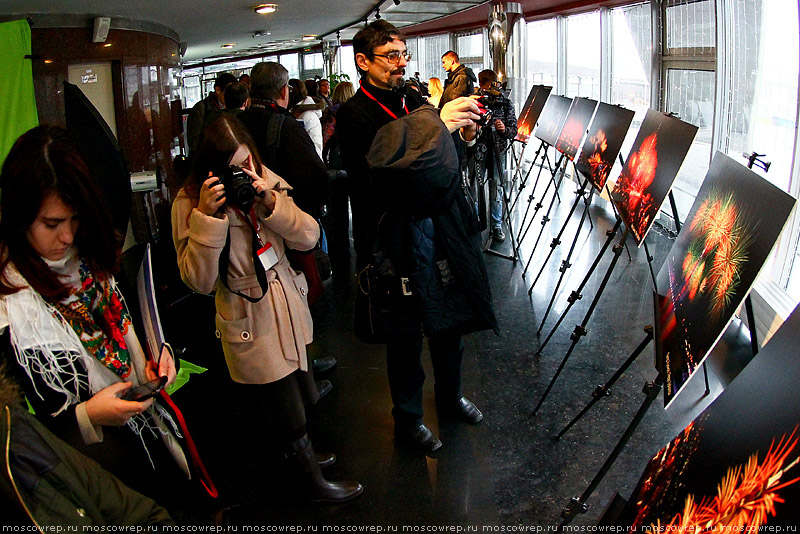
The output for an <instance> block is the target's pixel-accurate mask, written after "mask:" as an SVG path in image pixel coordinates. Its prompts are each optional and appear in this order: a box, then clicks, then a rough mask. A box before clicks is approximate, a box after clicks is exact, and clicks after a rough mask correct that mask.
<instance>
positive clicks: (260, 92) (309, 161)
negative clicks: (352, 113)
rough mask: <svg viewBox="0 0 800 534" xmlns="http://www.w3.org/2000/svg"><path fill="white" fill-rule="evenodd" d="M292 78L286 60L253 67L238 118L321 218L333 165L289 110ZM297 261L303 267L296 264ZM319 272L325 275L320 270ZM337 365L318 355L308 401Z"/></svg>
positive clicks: (297, 197) (325, 387)
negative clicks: (328, 164) (246, 100)
mask: <svg viewBox="0 0 800 534" xmlns="http://www.w3.org/2000/svg"><path fill="white" fill-rule="evenodd" d="M288 83H289V71H287V70H286V68H285V67H284V66H283V65H281V64H280V63H276V62H274V61H265V62H261V63H257V64H256V65H254V66H253V68H252V70H251V71H250V107H249V108H248V109H246V110H245V111H243V112H241V113H239V115H237V118H238V119H239V120H240V121H242V123H243V124H244V125H245V126H246V127H247V129H248V131H249V132H250V135H252V136H253V139H254V140H255V142H256V149H257V150H258V154H259V155H260V156H261V160H262V161H263V162H264V165H266V166H267V168H268V169H269V170H271V171H273V172H274V173H275V174H277V175H278V176H280V177H281V178H283V179H284V180H286V181H287V182H288V183H289V185H291V186H292V189H291V190H289V196H290V197H292V200H294V203H295V204H297V207H299V208H300V209H301V210H303V211H304V212H306V213H308V214H309V215H311V216H312V217H314V219H316V220H319V219H320V217H321V216H322V211H323V207H324V206H325V204H326V203H327V202H328V168H327V167H326V166H325V163H324V162H323V161H322V158H321V156H320V154H319V153H317V149H316V147H315V146H314V142H313V141H312V140H311V137H309V135H308V132H306V130H305V128H304V127H303V123H302V122H299V121H297V120H296V119H295V118H294V116H293V115H292V114H291V113H290V112H289V111H288V109H287V108H288V106H289V94H290V90H289V86H288ZM320 152H321V150H320ZM292 254H294V255H295V256H296V258H295V262H296V261H297V260H298V259H299V260H301V261H302V256H303V255H305V256H306V258H305V259H306V260H307V259H308V258H307V256H309V255H313V254H314V253H313V251H307V252H299V251H293V252H292ZM293 266H294V267H295V268H298V267H300V265H299V264H296V263H293ZM316 276H317V278H319V274H317V275H316ZM321 283H322V282H321V281H319V284H321ZM334 365H336V358H334V357H333V356H325V357H321V358H316V359H314V361H313V367H312V373H308V384H307V385H306V387H305V388H304V391H305V395H306V401H307V402H309V403H310V404H316V402H317V401H318V400H319V399H320V398H321V397H323V396H325V395H326V394H327V393H328V392H330V391H331V389H332V387H333V385H332V384H331V382H330V381H328V380H320V381H317V382H316V387H314V380H313V373H321V372H323V371H325V370H327V369H330V368H331V367H333V366H334Z"/></svg>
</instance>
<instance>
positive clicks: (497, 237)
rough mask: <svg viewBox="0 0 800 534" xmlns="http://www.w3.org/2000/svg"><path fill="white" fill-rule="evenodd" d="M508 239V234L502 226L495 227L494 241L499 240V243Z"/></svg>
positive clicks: (493, 231)
mask: <svg viewBox="0 0 800 534" xmlns="http://www.w3.org/2000/svg"><path fill="white" fill-rule="evenodd" d="M505 240H506V234H505V232H503V229H502V228H495V229H493V230H492V241H497V242H498V243H502V242H503V241H505Z"/></svg>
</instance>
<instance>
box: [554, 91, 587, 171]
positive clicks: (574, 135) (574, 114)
mask: <svg viewBox="0 0 800 534" xmlns="http://www.w3.org/2000/svg"><path fill="white" fill-rule="evenodd" d="M596 107H597V100H590V99H588V98H576V99H574V100H573V101H572V105H571V106H570V107H569V111H568V112H567V117H566V118H565V119H564V126H562V127H561V132H560V133H559V134H558V141H557V142H556V150H558V151H559V152H561V153H562V154H564V155H565V156H567V157H568V158H569V159H570V161H573V160H574V159H575V156H576V155H577V154H578V149H579V148H580V142H581V141H583V136H584V134H585V133H586V129H587V128H588V127H589V121H591V120H592V115H594V110H595V108H596Z"/></svg>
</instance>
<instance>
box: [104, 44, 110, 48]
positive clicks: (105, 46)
mask: <svg viewBox="0 0 800 534" xmlns="http://www.w3.org/2000/svg"><path fill="white" fill-rule="evenodd" d="M103 47H104V48H111V43H106V44H104V45H103Z"/></svg>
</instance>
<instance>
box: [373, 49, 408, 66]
mask: <svg viewBox="0 0 800 534" xmlns="http://www.w3.org/2000/svg"><path fill="white" fill-rule="evenodd" d="M372 55H373V56H377V57H385V58H386V61H388V62H389V63H400V58H401V57H402V58H403V59H405V60H406V61H411V52H409V51H408V50H403V51H402V52H398V51H397V50H392V51H391V52H389V53H388V54H372Z"/></svg>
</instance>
